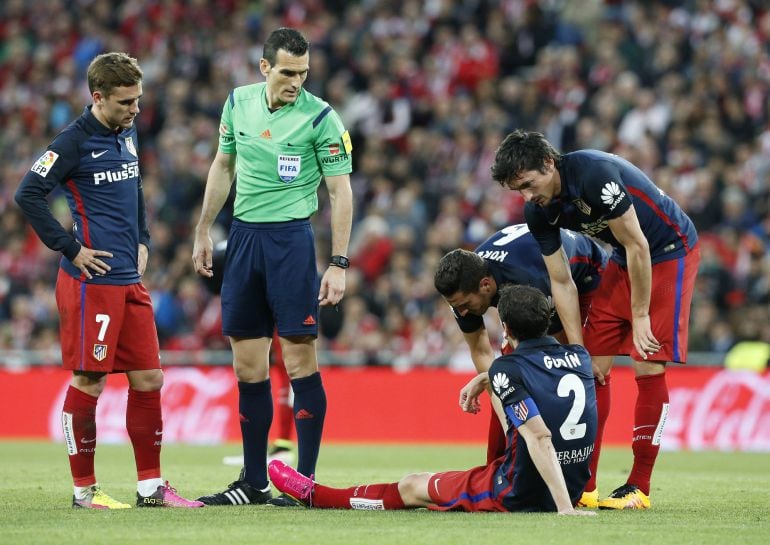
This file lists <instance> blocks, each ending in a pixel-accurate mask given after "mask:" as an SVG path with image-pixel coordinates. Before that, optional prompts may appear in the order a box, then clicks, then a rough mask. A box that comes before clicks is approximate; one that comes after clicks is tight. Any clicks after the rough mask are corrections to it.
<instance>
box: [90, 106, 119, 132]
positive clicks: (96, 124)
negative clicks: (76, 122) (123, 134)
mask: <svg viewBox="0 0 770 545" xmlns="http://www.w3.org/2000/svg"><path fill="white" fill-rule="evenodd" d="M92 107H93V104H89V105H88V106H86V107H85V109H84V110H83V117H84V118H85V120H86V125H88V128H90V129H91V130H93V131H94V132H95V133H96V134H103V135H108V134H115V131H113V130H112V129H110V128H108V127H105V126H104V125H102V123H101V121H99V120H98V119H96V116H95V115H94V113H93V112H92V111H91V108H92Z"/></svg>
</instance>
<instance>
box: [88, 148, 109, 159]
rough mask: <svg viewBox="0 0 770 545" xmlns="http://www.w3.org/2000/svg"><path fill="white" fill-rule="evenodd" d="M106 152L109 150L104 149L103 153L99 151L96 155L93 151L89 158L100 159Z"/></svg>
mask: <svg viewBox="0 0 770 545" xmlns="http://www.w3.org/2000/svg"><path fill="white" fill-rule="evenodd" d="M108 151H110V150H108V149H106V150H104V151H100V152H99V153H96V152H95V151H92V152H91V157H93V158H94V159H98V158H99V157H101V156H102V155H104V154H105V153H107V152H108Z"/></svg>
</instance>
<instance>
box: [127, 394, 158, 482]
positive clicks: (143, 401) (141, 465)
mask: <svg viewBox="0 0 770 545" xmlns="http://www.w3.org/2000/svg"><path fill="white" fill-rule="evenodd" d="M126 430H127V431H128V437H129V438H130V439H131V444H132V445H133V447H134V459H135V460H136V473H137V480H139V481H143V480H145V479H156V478H159V477H160V447H161V443H162V442H163V418H162V416H161V408H160V391H155V392H140V391H138V390H134V389H132V388H129V389H128V406H127V407H126Z"/></svg>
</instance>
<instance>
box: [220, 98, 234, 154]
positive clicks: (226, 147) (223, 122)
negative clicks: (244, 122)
mask: <svg viewBox="0 0 770 545" xmlns="http://www.w3.org/2000/svg"><path fill="white" fill-rule="evenodd" d="M234 105H235V89H233V90H232V91H230V96H228V97H227V100H226V101H225V105H224V107H223V108H222V117H221V118H220V120H219V151H221V152H222V153H227V154H231V153H235V130H234V128H233V106H234Z"/></svg>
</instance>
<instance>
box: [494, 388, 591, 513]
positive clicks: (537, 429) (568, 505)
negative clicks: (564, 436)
mask: <svg viewBox="0 0 770 545" xmlns="http://www.w3.org/2000/svg"><path fill="white" fill-rule="evenodd" d="M518 403H519V404H524V405H525V406H527V408H528V413H529V415H528V416H527V419H526V421H521V420H520V419H519V418H518V416H517V415H516V413H517V411H516V410H514V409H513V408H512V406H511V405H509V406H507V407H506V413H507V414H508V415H509V417H510V418H511V421H512V422H513V423H514V425H516V429H517V430H518V432H519V435H521V437H522V439H524V441H525V442H526V443H527V450H528V451H529V455H530V457H531V458H532V462H533V463H534V464H535V467H536V468H537V471H538V473H540V476H541V477H542V478H543V481H545V484H546V486H547V487H548V490H549V491H550V492H551V496H552V497H553V501H554V503H555V504H556V511H557V512H558V513H559V514H560V515H593V514H595V513H594V512H592V511H577V510H576V509H575V508H574V507H573V506H572V501H571V500H570V497H569V492H567V483H566V482H565V481H564V474H563V473H562V471H561V466H560V465H559V461H558V460H557V459H556V450H555V449H554V448H553V443H552V442H551V430H549V429H548V426H546V425H545V421H543V417H542V416H540V414H539V412H538V409H537V405H535V402H534V400H533V399H532V398H531V397H527V398H526V399H524V400H522V401H519V402H518ZM518 413H519V416H520V413H521V411H518ZM533 413H536V414H535V416H531V415H532V414H533ZM517 424H518V425H517Z"/></svg>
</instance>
